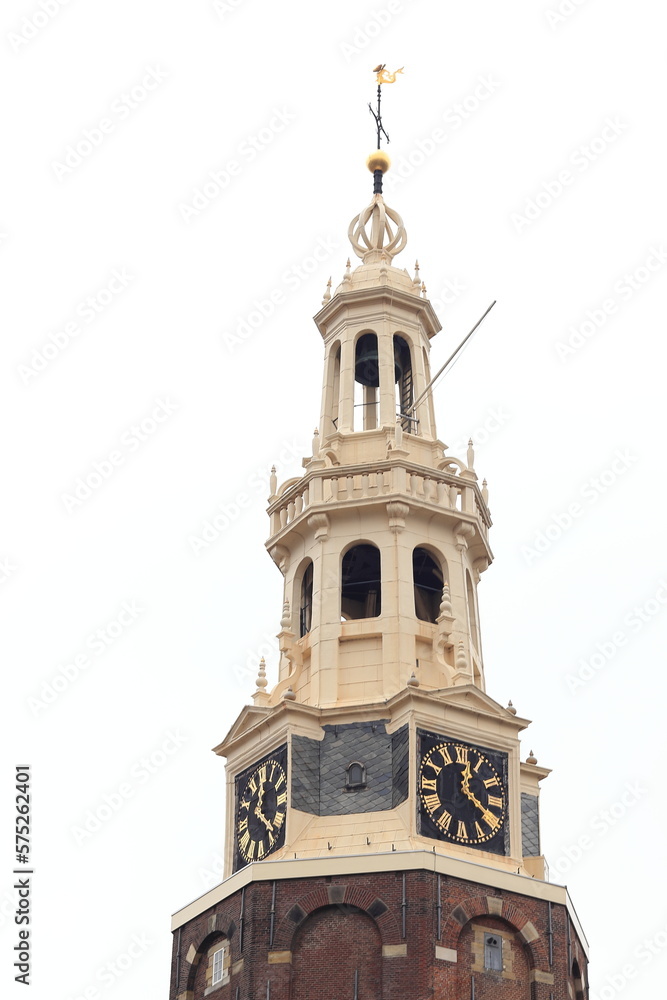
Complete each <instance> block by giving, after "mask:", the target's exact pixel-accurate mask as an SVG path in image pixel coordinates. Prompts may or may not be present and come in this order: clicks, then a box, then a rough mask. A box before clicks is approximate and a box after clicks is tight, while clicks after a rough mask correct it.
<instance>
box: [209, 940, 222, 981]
mask: <svg viewBox="0 0 667 1000" xmlns="http://www.w3.org/2000/svg"><path fill="white" fill-rule="evenodd" d="M224 955H225V949H224V948H218V950H217V951H214V952H213V978H212V979H211V986H215V984H216V983H220V982H222V977H223V973H224V970H223V965H224V962H223V959H224Z"/></svg>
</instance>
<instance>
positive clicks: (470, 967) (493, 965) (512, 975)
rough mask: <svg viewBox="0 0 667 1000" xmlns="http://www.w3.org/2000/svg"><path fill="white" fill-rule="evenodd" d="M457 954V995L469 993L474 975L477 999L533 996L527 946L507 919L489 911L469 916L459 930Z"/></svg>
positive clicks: (527, 999)
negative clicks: (489, 914)
mask: <svg viewBox="0 0 667 1000" xmlns="http://www.w3.org/2000/svg"><path fill="white" fill-rule="evenodd" d="M457 955H458V961H457V976H458V990H457V996H459V997H463V996H469V995H470V983H471V980H472V978H473V977H474V980H475V1000H531V997H532V995H533V993H532V987H531V975H530V972H531V970H530V961H529V955H528V950H527V948H526V945H525V944H524V942H523V941H522V940H521V939H520V938H519V936H518V934H517V932H516V930H515V928H514V927H512V926H511V924H508V923H507V921H505V920H502V919H501V918H500V917H494V916H488V915H487V916H484V917H475V918H474V919H473V920H470V921H469V922H468V923H467V924H466V925H465V926H464V927H463V928H462V929H461V933H460V934H459V939H458V946H457ZM497 959H499V961H497Z"/></svg>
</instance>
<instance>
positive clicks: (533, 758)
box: [526, 750, 537, 764]
mask: <svg viewBox="0 0 667 1000" xmlns="http://www.w3.org/2000/svg"><path fill="white" fill-rule="evenodd" d="M526 764H537V757H536V756H535V754H534V753H533V751H532V750H531V751H530V753H529V754H528V756H527V757H526Z"/></svg>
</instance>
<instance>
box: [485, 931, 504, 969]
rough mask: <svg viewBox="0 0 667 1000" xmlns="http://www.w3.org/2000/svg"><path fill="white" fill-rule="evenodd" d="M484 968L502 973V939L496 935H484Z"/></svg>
mask: <svg viewBox="0 0 667 1000" xmlns="http://www.w3.org/2000/svg"><path fill="white" fill-rule="evenodd" d="M484 968H485V969H492V970H493V971H494V972H502V971H503V939H502V938H501V937H499V936H498V935H497V934H485V935H484Z"/></svg>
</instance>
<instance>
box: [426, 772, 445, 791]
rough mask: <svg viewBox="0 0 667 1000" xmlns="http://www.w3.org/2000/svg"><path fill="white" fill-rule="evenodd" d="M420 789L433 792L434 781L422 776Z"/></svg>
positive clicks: (434, 787)
mask: <svg viewBox="0 0 667 1000" xmlns="http://www.w3.org/2000/svg"><path fill="white" fill-rule="evenodd" d="M441 770H442V769H441ZM422 788H427V789H428V790H429V791H430V792H434V791H435V789H436V780H435V778H425V777H424V776H423V775H422Z"/></svg>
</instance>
